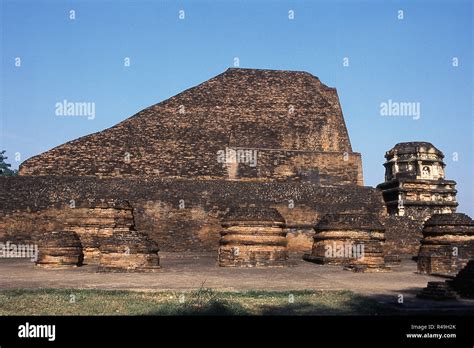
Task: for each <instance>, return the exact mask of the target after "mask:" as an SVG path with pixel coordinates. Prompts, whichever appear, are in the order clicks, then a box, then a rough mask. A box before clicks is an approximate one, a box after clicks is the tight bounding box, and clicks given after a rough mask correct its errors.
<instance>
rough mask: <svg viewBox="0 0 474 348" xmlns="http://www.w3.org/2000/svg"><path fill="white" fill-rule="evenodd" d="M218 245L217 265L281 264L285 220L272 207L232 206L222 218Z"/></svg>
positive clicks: (283, 261) (284, 256) (284, 257)
mask: <svg viewBox="0 0 474 348" xmlns="http://www.w3.org/2000/svg"><path fill="white" fill-rule="evenodd" d="M219 245H220V246H219V251H218V263H219V266H223V267H232V266H240V267H255V266H284V265H285V264H286V261H287V259H288V249H287V240H286V231H285V220H284V219H283V217H282V216H281V215H280V213H279V212H278V210H276V209H274V208H263V207H247V208H233V209H231V210H230V211H229V212H228V213H227V214H226V215H225V216H224V217H223V219H222V231H221V239H220V241H219Z"/></svg>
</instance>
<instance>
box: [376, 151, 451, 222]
mask: <svg viewBox="0 0 474 348" xmlns="http://www.w3.org/2000/svg"><path fill="white" fill-rule="evenodd" d="M385 158H386V162H385V164H384V167H385V182H384V183H382V184H380V185H378V186H377V188H379V189H380V190H381V191H382V194H383V197H384V200H385V204H386V206H387V211H388V213H389V214H392V215H398V216H408V217H410V218H412V219H416V220H420V221H424V220H426V219H427V218H429V217H430V216H431V215H433V214H437V213H441V214H446V213H454V212H456V207H457V205H458V203H457V202H456V192H457V191H456V189H455V186H456V182H455V181H453V180H446V179H445V178H444V168H445V166H446V165H445V163H444V162H443V158H444V155H443V153H442V152H441V151H440V150H438V149H437V148H436V147H434V146H433V145H432V144H431V143H428V142H407V143H398V144H397V145H395V146H394V147H393V148H392V149H391V150H389V151H387V153H386V154H385Z"/></svg>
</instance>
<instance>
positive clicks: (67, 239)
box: [35, 231, 84, 268]
mask: <svg viewBox="0 0 474 348" xmlns="http://www.w3.org/2000/svg"><path fill="white" fill-rule="evenodd" d="M37 244H38V258H37V260H36V261H35V262H36V265H37V266H40V267H45V268H58V267H75V266H81V265H82V261H83V257H84V255H83V253H82V245H81V241H80V240H79V237H78V236H77V234H76V233H74V232H71V231H52V232H44V233H42V234H41V236H40V237H39V238H38V240H37Z"/></svg>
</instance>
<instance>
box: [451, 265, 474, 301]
mask: <svg viewBox="0 0 474 348" xmlns="http://www.w3.org/2000/svg"><path fill="white" fill-rule="evenodd" d="M446 282H447V283H448V284H449V286H450V287H451V288H452V289H454V290H455V291H456V293H458V294H459V295H460V296H461V297H463V298H472V299H474V260H469V262H468V263H467V264H466V266H464V268H463V269H462V270H460V271H459V273H458V274H457V275H456V276H455V277H454V279H452V280H447V281H446Z"/></svg>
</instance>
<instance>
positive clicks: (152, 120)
mask: <svg viewBox="0 0 474 348" xmlns="http://www.w3.org/2000/svg"><path fill="white" fill-rule="evenodd" d="M226 148H236V149H253V150H256V151H257V156H258V159H257V163H256V164H255V166H248V165H247V164H246V163H235V165H236V166H238V167H239V168H237V169H236V168H233V167H232V166H229V165H228V164H226V163H222V161H219V160H218V153H219V151H225V150H226ZM20 175H72V176H85V175H93V176H98V177H137V176H140V177H144V176H151V177H162V178H163V177H164V178H166V177H187V178H231V179H232V178H243V179H249V180H250V179H251V180H281V179H296V178H303V179H304V178H309V179H310V180H319V179H315V178H317V177H319V178H320V180H321V182H322V183H323V184H326V185H333V184H335V185H338V184H346V183H353V184H359V185H362V167H361V161H360V154H358V153H354V152H352V147H351V144H350V141H349V136H348V133H347V129H346V126H345V122H344V119H343V116H342V110H341V106H340V104H339V99H338V96H337V92H336V90H335V89H334V88H329V87H327V86H325V85H324V84H323V83H321V82H320V80H319V79H318V78H317V77H315V76H313V75H311V74H309V73H306V72H294V71H277V70H275V71H274V70H255V69H229V70H227V71H226V72H224V73H223V74H220V75H218V76H216V77H214V78H212V79H210V80H208V81H206V82H204V83H202V84H200V85H198V86H196V87H193V88H190V89H188V90H186V91H184V92H182V93H180V94H178V95H176V96H174V97H172V98H170V99H168V100H165V101H163V102H161V103H159V104H156V105H153V106H151V107H149V108H146V109H144V110H142V111H140V112H139V113H137V114H136V115H134V116H132V117H130V118H128V119H126V120H124V121H123V122H121V123H119V124H117V125H116V126H114V127H112V128H109V129H106V130H104V131H101V132H98V133H94V134H91V135H87V136H84V137H82V138H79V139H76V140H73V141H70V142H68V143H65V144H63V145H60V146H58V147H56V148H54V149H52V150H50V151H47V152H45V153H43V154H41V155H38V156H35V157H32V158H30V159H28V160H27V161H25V162H24V163H23V164H22V165H21V167H20Z"/></svg>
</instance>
